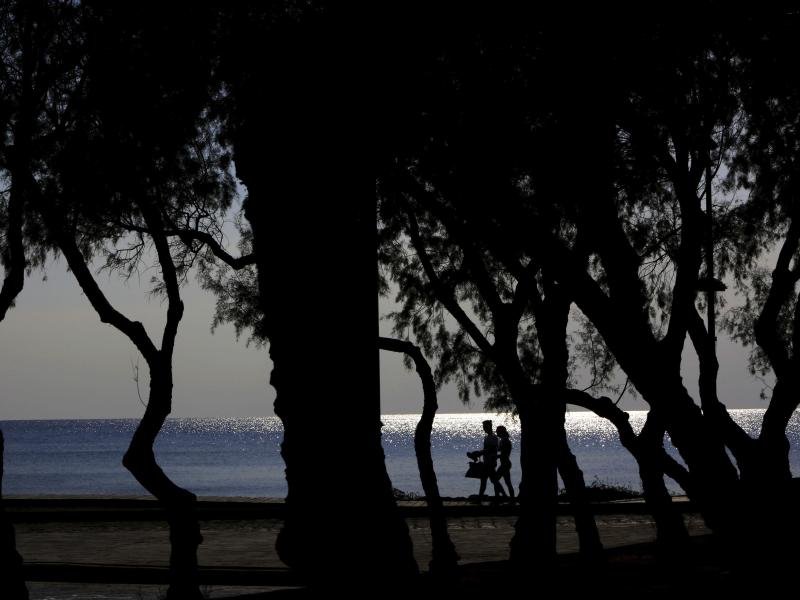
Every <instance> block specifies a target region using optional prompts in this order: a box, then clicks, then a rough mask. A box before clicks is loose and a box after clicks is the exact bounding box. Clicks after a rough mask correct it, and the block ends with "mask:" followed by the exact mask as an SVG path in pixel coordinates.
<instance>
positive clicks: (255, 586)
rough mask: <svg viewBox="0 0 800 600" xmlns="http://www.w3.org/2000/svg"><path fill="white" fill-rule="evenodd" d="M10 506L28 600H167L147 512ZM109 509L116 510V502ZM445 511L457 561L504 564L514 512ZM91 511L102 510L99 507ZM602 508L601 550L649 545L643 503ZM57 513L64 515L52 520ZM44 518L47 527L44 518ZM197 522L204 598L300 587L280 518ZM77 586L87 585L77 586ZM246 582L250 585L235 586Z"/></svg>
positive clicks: (158, 531)
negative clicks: (101, 514) (283, 557)
mask: <svg viewBox="0 0 800 600" xmlns="http://www.w3.org/2000/svg"><path fill="white" fill-rule="evenodd" d="M12 502H13V503H14V505H15V506H16V508H15V509H14V510H12V511H11V512H12V518H15V517H16V518H15V520H17V521H18V522H17V524H16V530H17V538H18V542H17V543H18V549H19V551H20V552H21V553H22V555H23V557H24V559H25V561H26V564H27V565H28V568H29V572H30V579H31V583H30V586H29V587H30V591H31V597H32V598H33V599H41V600H44V599H52V600H66V599H71V600H78V599H84V600H88V599H101V598H107V599H115V600H121V599H131V600H140V599H141V600H151V599H152V600H155V599H156V598H160V597H163V593H164V591H165V589H166V586H165V585H164V581H165V577H166V566H167V563H168V557H169V542H168V534H167V528H166V526H165V525H164V524H163V523H162V522H159V521H157V520H146V515H140V518H139V519H131V518H129V517H130V514H126V515H125V516H126V518H125V519H116V520H115V519H114V512H113V511H111V512H110V513H109V515H108V516H109V517H110V518H109V519H100V518H98V517H97V514H96V513H97V508H95V509H94V510H93V511H87V513H86V514H87V515H88V517H89V518H88V519H87V520H82V519H81V515H80V502H79V501H72V502H67V504H66V506H67V508H68V509H69V510H68V511H67V512H66V513H65V512H64V511H61V512H58V511H56V512H54V513H53V514H51V515H50V516H49V517H46V516H43V515H41V512H42V509H41V508H39V509H36V508H28V510H27V513H25V511H20V506H24V505H25V502H24V501H19V500H16V501H12ZM34 504H35V502H34ZM58 504H60V503H59V502H58V501H55V503H51V506H50V510H51V512H52V511H55V510H56V508H55V507H57V506H58ZM111 504H112V506H113V502H112V503H111ZM145 504H146V505H148V506H152V505H150V504H149V503H145ZM262 504H263V503H262ZM273 504H274V503H273ZM401 504H405V506H401V508H404V509H405V510H406V511H407V512H410V513H412V514H413V513H414V511H415V510H416V507H417V506H419V503H401ZM451 504H452V510H453V512H454V514H455V515H456V516H454V517H451V519H450V533H451V536H452V538H453V541H454V543H455V544H456V547H457V550H458V552H459V554H460V555H461V564H464V565H469V564H479V563H487V562H492V561H502V560H504V559H506V558H507V556H508V543H509V540H510V539H511V536H512V535H513V531H514V530H513V525H514V521H515V519H516V517H515V516H514V515H512V514H505V515H504V514H488V513H490V512H491V510H490V508H489V507H488V506H482V507H476V506H474V505H470V504H468V503H451ZM97 506H103V503H102V502H100V503H96V504H95V507H97ZM254 508H256V507H254ZM275 508H276V507H275V506H273V507H272V509H273V510H274V509H275ZM598 508H599V509H600V510H599V512H600V513H602V514H599V515H598V517H597V519H598V526H599V529H600V534H601V537H602V541H603V543H604V545H605V546H606V548H619V547H623V546H628V545H631V544H641V543H646V542H652V541H653V540H654V539H655V528H654V525H653V522H652V519H651V518H650V517H649V516H648V515H647V514H642V511H641V508H642V507H641V505H640V504H639V503H619V504H616V505H615V503H606V504H604V505H602V506H599V507H598ZM612 509H614V510H612ZM470 510H471V511H473V512H476V513H484V514H475V515H474V516H464V515H463V514H462V515H461V516H458V513H459V511H461V512H464V511H470ZM15 511H16V512H15ZM70 511H71V514H69V513H70ZM637 513H638V514H637ZM59 514H60V515H62V516H63V515H64V514H67V516H66V517H63V518H62V520H56V519H58V518H59V517H58V515H59ZM48 518H49V519H52V520H45V519H48ZM685 520H686V523H687V525H688V528H689V531H690V533H691V534H693V535H700V534H703V533H706V532H707V530H706V529H705V527H704V526H703V524H702V522H701V520H700V518H699V517H698V516H697V515H696V514H694V513H691V512H689V513H686V515H685ZM406 521H407V523H408V526H409V529H410V532H411V537H412V540H413V543H414V551H415V555H416V558H417V561H418V563H419V564H420V566H421V567H422V568H423V569H425V568H426V567H427V564H428V561H429V560H430V553H431V544H430V532H429V529H428V521H427V519H426V518H425V517H423V516H411V517H408V518H407V519H406ZM201 525H202V529H203V535H204V537H205V541H204V543H203V544H202V545H201V547H200V550H199V559H200V564H201V565H202V567H203V569H204V578H205V580H206V582H207V585H206V586H205V588H204V591H205V592H206V593H207V595H208V597H209V598H224V597H229V596H233V595H235V594H247V593H256V592H264V591H272V590H276V589H281V588H284V587H287V586H291V585H293V584H294V583H296V582H294V581H292V579H291V577H290V576H289V575H288V573H287V571H286V570H285V568H284V565H283V564H282V563H281V562H280V560H279V559H278V558H277V556H276V554H275V552H274V545H275V538H276V535H277V533H278V531H279V529H280V527H281V520H280V519H278V518H247V517H244V518H240V519H231V518H225V519H214V520H206V521H203V522H202V523H201ZM341 527H342V534H343V535H346V531H347V523H346V522H343V523H342V524H341ZM577 550H578V539H577V535H576V534H575V531H574V523H573V520H572V518H571V517H569V516H566V515H565V516H560V517H559V518H558V551H559V553H561V554H570V553H574V552H576V551H577ZM81 579H82V580H83V581H79V580H81ZM92 581H94V583H92ZM112 582H113V583H112ZM145 582H147V583H145ZM243 583H245V584H249V585H234V584H243Z"/></svg>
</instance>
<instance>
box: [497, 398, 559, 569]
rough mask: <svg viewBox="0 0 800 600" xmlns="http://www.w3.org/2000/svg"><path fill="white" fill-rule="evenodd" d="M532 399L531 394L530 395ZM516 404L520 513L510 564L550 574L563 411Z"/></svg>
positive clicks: (548, 405)
mask: <svg viewBox="0 0 800 600" xmlns="http://www.w3.org/2000/svg"><path fill="white" fill-rule="evenodd" d="M529 397H530V398H531V400H532V399H533V396H532V394H529ZM531 400H528V401H527V402H526V401H524V400H523V401H520V402H517V408H518V411H519V419H520V467H521V471H522V480H521V482H520V485H519V496H518V498H519V507H520V514H519V518H518V519H517V522H516V524H515V526H514V536H513V537H512V539H511V556H510V558H511V561H512V562H513V563H514V564H515V565H516V567H517V568H518V569H531V568H534V569H536V570H537V572H538V573H539V574H541V575H543V576H546V575H548V574H549V573H551V570H550V567H551V566H552V564H553V563H554V561H555V557H556V514H557V507H558V472H557V468H558V462H559V450H560V442H561V440H560V437H559V432H560V431H563V428H564V412H563V410H559V408H558V406H559V405H558V403H557V402H540V403H539V404H538V406H537V407H536V410H534V409H533V407H532V402H531Z"/></svg>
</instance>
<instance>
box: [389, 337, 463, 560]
mask: <svg viewBox="0 0 800 600" xmlns="http://www.w3.org/2000/svg"><path fill="white" fill-rule="evenodd" d="M379 347H380V349H381V350H389V351H392V352H403V353H405V354H406V355H408V356H409V357H410V358H411V359H412V360H413V361H414V367H415V368H416V370H417V373H418V374H419V377H420V380H421V381H422V390H423V404H422V414H421V415H420V419H419V422H418V423H417V427H416V429H415V431H414V452H415V454H416V456H417V467H418V468H419V478H420V481H421V482H422V489H423V490H424V492H425V500H426V501H427V503H428V510H429V511H430V515H429V522H430V527H431V538H432V539H431V542H432V546H433V556H432V559H431V562H430V565H429V567H430V570H431V572H432V573H434V574H447V573H451V572H452V571H453V570H454V569H455V567H456V566H457V564H458V559H459V558H460V557H459V556H458V553H457V552H456V548H455V545H454V544H453V540H451V539H450V534H449V533H448V531H447V517H446V516H445V512H444V503H443V502H442V497H441V495H440V494H439V484H438V482H437V480H436V470H435V469H434V467H433V456H432V455H431V431H432V430H433V419H434V417H435V416H436V411H437V409H438V408H439V405H438V402H437V399H436V384H435V383H434V381H433V373H432V372H431V367H430V365H429V364H428V361H427V360H425V357H424V356H423V355H422V352H421V351H420V349H419V348H418V347H417V346H415V345H414V344H412V343H411V342H406V341H403V340H395V339H390V338H384V337H382V338H380V339H379Z"/></svg>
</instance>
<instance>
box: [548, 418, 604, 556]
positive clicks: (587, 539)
mask: <svg viewBox="0 0 800 600" xmlns="http://www.w3.org/2000/svg"><path fill="white" fill-rule="evenodd" d="M558 472H559V473H560V474H561V480H562V481H563V482H564V488H565V489H566V491H567V499H568V500H569V502H570V504H571V505H572V509H573V514H574V517H575V530H576V531H577V532H578V543H579V547H580V553H581V556H583V558H584V559H586V560H587V561H588V562H597V561H599V560H602V557H603V543H602V542H601V541H600V532H599V531H598V530H597V521H595V518H594V513H593V512H592V507H591V505H590V504H589V500H588V498H587V494H586V481H585V480H584V478H583V471H581V468H580V466H578V460H577V459H576V458H575V455H574V454H573V453H572V451H571V450H570V448H569V444H568V443H567V434H566V431H564V433H563V437H562V442H561V453H560V455H559V460H558Z"/></svg>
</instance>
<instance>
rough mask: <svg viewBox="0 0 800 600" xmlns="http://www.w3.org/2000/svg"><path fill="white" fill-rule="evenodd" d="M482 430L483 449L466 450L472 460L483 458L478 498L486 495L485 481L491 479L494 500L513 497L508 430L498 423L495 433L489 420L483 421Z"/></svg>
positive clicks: (480, 498) (481, 498)
mask: <svg viewBox="0 0 800 600" xmlns="http://www.w3.org/2000/svg"><path fill="white" fill-rule="evenodd" d="M483 430H484V431H485V432H486V437H484V438H483V450H474V451H472V452H467V456H468V457H470V458H471V459H472V460H478V459H479V458H483V464H484V465H485V470H484V472H483V476H482V477H481V478H480V479H481V487H480V491H479V492H478V500H483V498H484V496H485V495H486V481H487V480H491V482H492V485H493V486H494V501H497V500H499V499H500V498H501V497H502V498H505V497H506V496H508V497H510V498H511V499H512V500H513V499H514V486H512V485H511V439H510V438H509V437H508V430H507V429H506V428H505V427H503V426H502V425H498V427H497V433H496V434H495V432H494V428H493V426H492V421H491V420H486V421H484V422H483ZM498 459H499V460H500V468H499V469H498V468H497V461H498ZM501 479H503V480H504V481H505V483H506V486H507V487H508V494H506V491H505V490H504V489H503V484H501V483H500V480H501Z"/></svg>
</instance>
